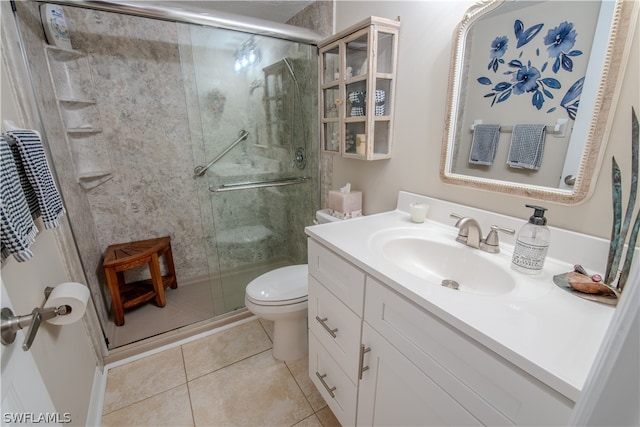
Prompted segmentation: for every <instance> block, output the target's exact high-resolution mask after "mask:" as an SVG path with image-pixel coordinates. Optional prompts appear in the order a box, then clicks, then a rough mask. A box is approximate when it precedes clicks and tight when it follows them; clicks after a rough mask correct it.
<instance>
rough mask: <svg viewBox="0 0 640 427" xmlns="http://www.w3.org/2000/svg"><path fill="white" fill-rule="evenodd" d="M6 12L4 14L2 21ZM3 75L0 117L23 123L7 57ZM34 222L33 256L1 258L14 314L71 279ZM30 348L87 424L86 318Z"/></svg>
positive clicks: (56, 397) (90, 377)
mask: <svg viewBox="0 0 640 427" xmlns="http://www.w3.org/2000/svg"><path fill="white" fill-rule="evenodd" d="M6 18H7V17H6V16H3V24H4V23H5V21H4V19H6ZM3 43H4V39H3ZM3 50H4V46H3ZM0 77H1V79H2V84H1V91H0V98H1V101H2V104H1V105H2V110H1V112H2V117H1V119H2V120H5V119H11V120H14V121H15V122H16V124H18V125H21V121H20V117H19V114H18V112H17V110H18V109H17V107H16V102H15V100H14V98H13V96H12V90H11V86H10V82H9V80H8V74H7V71H6V68H5V63H4V61H2V72H1V73H0ZM36 224H37V225H38V228H39V229H40V230H41V231H40V233H39V234H38V237H37V239H36V243H35V244H34V246H33V247H32V251H33V253H34V257H33V258H32V259H31V260H29V261H26V262H21V263H20V262H17V261H16V260H15V259H14V258H13V257H9V258H7V259H6V260H5V261H4V262H3V263H2V281H3V283H4V285H5V286H6V288H7V292H8V294H9V297H10V298H11V301H12V303H13V306H14V309H13V311H14V313H15V314H16V315H22V314H27V313H30V312H31V311H32V310H33V309H34V308H35V307H38V306H40V305H41V304H42V302H43V300H44V288H46V287H47V286H55V285H57V284H60V283H63V282H68V281H70V279H69V275H68V273H67V271H66V269H65V266H64V263H63V260H62V257H61V255H60V251H59V248H58V244H57V242H56V239H55V235H54V233H55V231H52V230H44V227H43V226H42V222H41V221H40V220H38V221H37V222H36ZM12 345H14V346H17V347H18V349H19V351H22V350H21V349H20V346H21V345H22V343H21V342H17V341H16V342H14V343H13V344H12ZM29 351H30V352H31V353H32V354H33V357H34V359H35V361H36V364H37V366H38V370H39V371H40V375H41V376H42V378H43V380H44V383H45V385H46V387H47V390H48V391H49V394H50V395H51V400H52V401H53V404H54V405H55V407H56V410H57V411H58V412H59V413H61V414H62V413H65V412H69V413H70V414H71V424H72V425H85V424H86V421H87V413H88V410H89V405H90V399H91V393H92V388H93V383H94V375H95V374H96V365H97V363H96V358H95V357H94V354H95V353H94V350H93V348H92V345H91V341H90V339H89V337H88V335H87V332H86V330H85V327H84V325H83V322H82V321H80V322H76V323H74V324H71V325H68V326H64V327H62V326H54V325H50V324H48V323H46V322H44V323H43V324H42V326H41V327H40V330H39V331H38V335H37V336H36V338H35V341H34V343H33V346H32V347H31V349H30V350H29ZM3 368H4V361H3Z"/></svg>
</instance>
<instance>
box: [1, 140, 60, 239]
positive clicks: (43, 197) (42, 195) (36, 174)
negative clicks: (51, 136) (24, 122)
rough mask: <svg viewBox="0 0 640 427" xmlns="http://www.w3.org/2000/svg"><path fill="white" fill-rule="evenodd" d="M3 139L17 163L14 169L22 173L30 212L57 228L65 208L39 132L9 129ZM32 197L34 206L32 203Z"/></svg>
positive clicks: (45, 223)
mask: <svg viewBox="0 0 640 427" xmlns="http://www.w3.org/2000/svg"><path fill="white" fill-rule="evenodd" d="M6 138H7V141H8V142H9V145H10V146H11V150H12V152H13V155H14V159H15V162H16V164H17V165H19V167H18V171H19V172H21V173H23V174H24V175H26V179H24V177H23V179H22V180H21V182H22V184H23V191H24V194H25V196H26V198H27V200H28V201H29V200H31V204H30V206H29V207H30V208H31V214H32V215H33V216H34V217H36V216H38V215H41V216H42V221H43V222H44V226H45V228H55V227H57V226H58V220H59V219H60V217H61V216H62V215H63V214H64V213H65V209H64V205H63V204H62V197H60V193H59V192H58V189H57V187H56V184H55V182H54V180H53V175H52V174H51V169H49V164H48V163H47V157H46V155H45V152H44V147H42V141H41V140H40V135H39V134H38V132H36V131H33V130H12V131H9V132H7V133H6ZM20 168H23V169H20ZM34 199H35V200H36V201H37V205H35V204H34V203H33V200H34Z"/></svg>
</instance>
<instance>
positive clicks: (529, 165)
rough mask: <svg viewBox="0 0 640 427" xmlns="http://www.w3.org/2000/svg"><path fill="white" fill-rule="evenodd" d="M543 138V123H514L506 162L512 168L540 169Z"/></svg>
mask: <svg viewBox="0 0 640 427" xmlns="http://www.w3.org/2000/svg"><path fill="white" fill-rule="evenodd" d="M545 138H546V126H545V125H535V124H525V125H515V126H514V127H513V134H512V135H511V146H510V147H509V158H508V160H507V164H508V165H509V166H511V167H512V168H524V169H534V170H538V169H540V165H541V164H542V154H543V152H544V143H545Z"/></svg>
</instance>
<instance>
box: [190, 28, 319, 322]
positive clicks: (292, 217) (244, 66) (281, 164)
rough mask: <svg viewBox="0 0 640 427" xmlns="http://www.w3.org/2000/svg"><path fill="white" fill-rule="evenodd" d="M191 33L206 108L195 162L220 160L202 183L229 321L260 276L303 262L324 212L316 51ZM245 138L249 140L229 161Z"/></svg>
mask: <svg viewBox="0 0 640 427" xmlns="http://www.w3.org/2000/svg"><path fill="white" fill-rule="evenodd" d="M188 35H189V37H190V38H191V46H192V49H191V52H190V53H191V54H192V63H193V64H194V67H193V70H192V76H193V79H192V81H193V88H194V89H193V90H194V96H195V97H197V99H198V106H199V114H198V115H197V116H193V117H192V116H191V113H190V121H191V122H192V128H193V127H194V126H193V124H195V123H199V129H197V130H198V131H200V130H201V138H202V142H201V146H200V148H199V150H200V151H199V152H194V156H195V158H196V163H197V164H200V165H206V163H208V162H210V161H211V160H212V159H215V158H216V157H220V156H221V157H220V158H219V160H218V161H217V162H215V163H214V164H213V165H211V167H210V168H209V169H208V170H207V171H206V173H205V174H204V176H202V177H197V178H196V179H197V180H200V182H199V185H200V190H199V191H200V193H201V194H200V199H201V208H202V213H203V214H202V218H203V225H204V228H205V230H207V231H206V233H207V234H208V238H209V244H208V251H209V252H208V259H209V264H210V265H209V269H210V272H211V273H212V274H211V275H210V276H211V285H212V291H213V298H214V308H215V311H216V314H222V313H227V312H229V311H233V310H236V309H238V308H241V307H244V293H245V287H246V285H247V284H248V283H249V282H250V281H251V280H253V279H254V278H255V277H257V276H259V275H261V274H263V273H265V272H267V271H269V270H272V269H274V268H278V267H282V266H286V265H291V264H299V263H306V238H305V235H304V227H305V226H307V225H310V224H311V223H312V221H313V218H314V214H315V211H316V210H317V209H318V206H319V182H318V178H317V175H318V174H317V171H318V153H319V149H318V142H317V139H318V136H317V135H318V132H317V125H316V122H317V76H316V73H317V69H316V60H317V52H316V48H315V47H314V46H310V45H304V44H301V43H296V42H290V41H285V40H280V39H273V38H268V37H262V36H255V35H248V34H244V33H239V32H235V31H230V30H221V29H214V28H197V27H193V28H190V31H189V34H188ZM191 117H192V119H191ZM241 130H246V131H247V132H248V136H247V137H246V138H245V139H244V140H242V141H241V142H239V143H238V144H237V145H235V146H234V147H233V148H231V149H230V150H228V151H227V152H226V153H225V151H226V150H227V149H228V147H229V146H230V145H231V144H232V143H233V142H234V141H236V140H237V139H238V135H239V132H240V131H241ZM196 133H197V132H196ZM222 153H224V154H223V155H222ZM209 233H210V236H209Z"/></svg>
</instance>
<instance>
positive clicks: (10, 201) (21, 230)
mask: <svg viewBox="0 0 640 427" xmlns="http://www.w3.org/2000/svg"><path fill="white" fill-rule="evenodd" d="M0 183H1V185H0V232H1V234H0V242H1V243H2V250H1V252H2V255H1V258H2V261H4V260H5V258H7V257H8V256H9V255H11V254H13V256H14V258H15V259H17V260H18V261H27V260H29V259H31V257H33V252H31V250H30V249H29V248H30V247H31V245H33V243H34V242H35V241H36V234H38V228H37V227H36V225H35V224H34V223H33V218H32V216H31V212H30V210H29V205H28V203H27V200H26V198H25V196H24V192H23V191H22V186H21V185H20V177H19V174H18V169H17V167H16V164H15V162H14V158H13V154H12V152H11V148H10V147H9V144H7V141H5V139H4V138H3V137H1V136H0Z"/></svg>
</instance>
